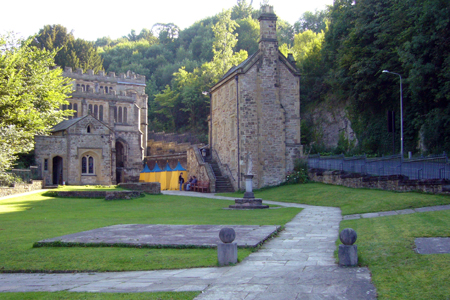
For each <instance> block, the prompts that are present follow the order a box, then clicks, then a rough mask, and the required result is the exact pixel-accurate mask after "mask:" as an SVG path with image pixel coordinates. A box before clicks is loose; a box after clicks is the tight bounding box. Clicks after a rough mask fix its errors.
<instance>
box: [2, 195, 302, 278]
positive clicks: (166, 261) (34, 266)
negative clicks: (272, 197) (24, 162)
mask: <svg viewBox="0 0 450 300" xmlns="http://www.w3.org/2000/svg"><path fill="white" fill-rule="evenodd" d="M67 188H69V187H67ZM230 203H231V202H230V201H224V200H214V199H205V198H193V197H186V198H183V197H177V196H165V195H146V196H145V197H141V198H135V199H133V200H118V201H105V200H103V199H100V198H95V199H85V198H84V199H83V198H58V197H47V196H44V195H43V193H37V194H32V195H28V196H23V197H16V198H10V199H5V200H0V253H1V254H2V255H0V271H19V270H26V271H50V270H57V271H66V270H68V271H75V270H76V271H87V270H89V271H128V270H156V269H178V268H191V267H206V266H217V250H215V249H149V248H142V249H138V248H118V247H99V248H93V247H87V248H84V247H73V248H63V247H58V248H53V247H42V248H32V245H33V243H34V242H36V241H39V240H42V239H46V238H51V237H57V236H61V235H65V234H70V233H76V232H80V231H85V230H91V229H95V228H99V227H104V226H110V225H115V224H184V225H190V224H211V225H214V224H221V225H233V224H236V225H237V224H242V225H284V224H285V223H286V222H288V221H290V220H291V219H292V218H293V217H294V216H295V215H296V214H298V213H299V212H300V209H296V208H280V209H273V210H239V211H238V210H224V209H223V208H224V207H228V205H230ZM251 251H252V250H250V249H240V250H239V251H238V254H239V260H242V259H243V258H245V257H246V256H248V255H249V254H250V253H251Z"/></svg>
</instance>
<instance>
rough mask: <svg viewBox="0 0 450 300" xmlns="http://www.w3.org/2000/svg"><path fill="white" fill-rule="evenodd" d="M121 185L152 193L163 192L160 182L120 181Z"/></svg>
mask: <svg viewBox="0 0 450 300" xmlns="http://www.w3.org/2000/svg"><path fill="white" fill-rule="evenodd" d="M119 186H120V187H123V188H125V189H129V190H134V191H141V192H145V193H148V194H152V195H159V194H161V183H159V182H138V183H120V184H119Z"/></svg>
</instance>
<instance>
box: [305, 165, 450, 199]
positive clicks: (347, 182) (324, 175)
mask: <svg viewBox="0 0 450 300" xmlns="http://www.w3.org/2000/svg"><path fill="white" fill-rule="evenodd" d="M309 177H310V179H311V180H312V181H315V182H322V183H327V184H333V185H342V186H346V187H351V188H368V189H380V190H387V191H399V192H409V191H422V192H426V193H433V194H450V180H443V179H427V180H409V179H408V177H407V176H403V175H391V176H370V175H363V174H359V173H345V172H343V171H324V170H322V169H311V170H309Z"/></svg>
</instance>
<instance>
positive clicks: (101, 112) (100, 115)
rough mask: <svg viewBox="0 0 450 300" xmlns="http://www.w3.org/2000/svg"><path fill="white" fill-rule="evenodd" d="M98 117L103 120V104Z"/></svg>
mask: <svg viewBox="0 0 450 300" xmlns="http://www.w3.org/2000/svg"><path fill="white" fill-rule="evenodd" d="M98 119H99V120H100V121H103V105H100V109H99V114H98Z"/></svg>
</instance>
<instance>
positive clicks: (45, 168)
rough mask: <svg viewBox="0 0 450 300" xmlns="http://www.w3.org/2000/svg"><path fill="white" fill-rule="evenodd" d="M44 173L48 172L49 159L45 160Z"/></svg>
mask: <svg viewBox="0 0 450 300" xmlns="http://www.w3.org/2000/svg"><path fill="white" fill-rule="evenodd" d="M44 171H48V159H44Z"/></svg>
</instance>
